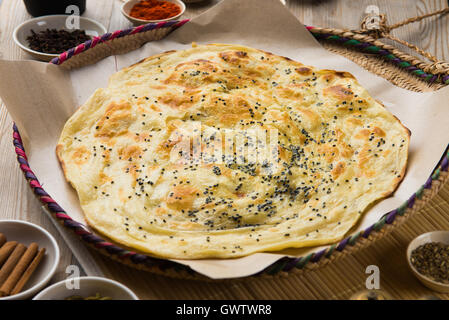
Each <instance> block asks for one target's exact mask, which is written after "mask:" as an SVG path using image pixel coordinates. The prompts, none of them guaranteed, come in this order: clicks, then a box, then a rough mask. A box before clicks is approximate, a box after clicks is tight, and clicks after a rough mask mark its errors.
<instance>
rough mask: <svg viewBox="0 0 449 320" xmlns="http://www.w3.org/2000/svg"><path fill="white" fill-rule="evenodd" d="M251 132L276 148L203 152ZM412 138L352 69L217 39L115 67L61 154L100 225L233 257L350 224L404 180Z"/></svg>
mask: <svg viewBox="0 0 449 320" xmlns="http://www.w3.org/2000/svg"><path fill="white" fill-rule="evenodd" d="M195 124H200V125H201V126H200V127H199V129H198V128H197V129H196V131H195V130H193V131H189V130H190V129H189V128H191V127H190V126H194V125H195ZM211 131H212V132H214V134H213V135H212V136H209V135H210V134H211V133H210V132H211ZM252 131H254V132H257V133H258V135H259V134H262V133H264V134H268V135H269V134H270V132H274V131H276V132H277V134H276V137H277V139H278V140H277V141H276V140H273V141H276V142H275V146H274V149H273V150H272V153H271V154H272V155H273V154H277V155H278V156H279V158H278V159H277V160H273V159H271V158H270V160H269V161H268V162H267V161H266V162H256V163H253V164H248V162H247V159H244V160H245V161H246V162H245V161H244V163H242V164H239V163H238V162H237V159H238V158H239V157H243V158H245V157H249V155H250V154H251V152H248V153H242V154H240V155H239V154H238V152H240V150H242V149H243V147H242V146H240V147H237V146H231V149H230V150H231V154H230V155H231V158H233V161H231V162H226V161H224V162H220V161H217V159H220V158H221V157H217V158H213V157H211V158H208V155H210V152H211V151H213V150H215V149H216V148H220V149H222V148H223V147H224V148H226V144H225V141H227V140H226V138H225V136H223V134H224V132H231V133H232V134H233V136H232V137H233V138H232V139H231V140H235V141H237V140H238V139H240V140H241V141H243V144H244V145H245V146H249V145H254V142H253V141H252V140H251V139H252V138H251V136H250V135H249V134H248V133H249V132H252ZM186 136H187V137H189V139H191V141H193V145H195V146H197V147H198V149H197V151H198V152H201V153H202V157H203V158H202V160H201V161H200V162H198V163H194V162H187V163H186V162H184V160H185V159H183V156H184V155H185V153H183V152H185V151H186V150H182V149H180V144H181V143H182V142H183V137H186ZM212 137H213V138H212ZM409 137H410V132H409V131H408V129H406V128H405V127H404V126H403V125H402V124H400V122H399V121H398V120H397V119H396V118H395V117H394V116H393V115H391V114H390V113H389V112H388V111H387V110H386V109H385V108H384V107H383V106H381V105H380V104H379V103H377V102H376V101H375V100H374V99H373V98H372V97H370V96H369V94H368V93H367V92H366V90H365V89H363V88H362V87H361V86H360V85H359V84H358V83H357V81H356V80H355V79H354V77H353V76H352V75H351V74H349V73H346V72H341V71H333V70H316V69H315V68H313V67H309V66H304V65H302V64H301V63H299V62H296V61H292V60H290V59H288V58H285V57H279V56H276V55H274V54H272V53H267V52H264V51H260V50H256V49H252V48H248V47H243V46H236V45H223V44H212V45H207V46H196V47H194V48H193V49H189V50H186V51H170V52H165V53H162V54H159V55H155V56H153V57H150V58H147V59H144V60H142V61H140V62H138V63H136V64H134V65H132V66H130V67H128V68H125V69H123V70H122V71H120V72H118V73H116V74H114V75H113V76H112V77H111V79H110V81H109V85H108V88H106V89H98V90H97V91H96V92H95V93H94V95H92V97H91V98H90V99H89V100H88V101H87V102H86V104H85V105H83V106H82V107H81V108H80V109H79V110H78V111H77V112H76V113H75V115H74V116H72V117H71V118H70V119H69V121H68V122H67V124H66V126H65V127H64V130H63V132H62V134H61V138H60V141H59V143H58V146H57V150H56V153H57V156H58V159H59V160H60V162H61V166H62V168H63V171H64V174H65V176H66V178H67V180H68V181H70V183H71V184H72V185H73V187H74V188H75V189H76V190H77V192H78V196H79V198H80V202H81V206H82V208H83V211H84V213H85V215H86V221H87V223H88V224H89V225H90V226H91V227H92V228H94V229H95V230H96V231H97V232H99V233H101V234H103V235H105V236H107V237H108V238H111V239H112V240H114V241H116V242H118V243H121V244H123V245H126V246H127V247H130V248H133V249H135V250H138V251H141V252H145V253H151V254H154V255H156V256H159V257H166V258H211V257H220V258H232V257H238V256H243V255H247V254H251V253H254V252H260V251H274V250H280V249H283V248H287V247H303V246H312V245H320V244H326V243H331V242H333V241H336V240H338V239H341V238H342V237H344V236H345V234H346V233H347V232H348V230H350V229H351V228H352V226H353V225H354V224H355V223H356V222H357V220H358V219H359V218H360V216H361V213H363V212H364V211H365V210H366V209H367V208H369V206H370V205H371V204H372V203H374V202H375V201H377V200H379V199H381V198H382V197H385V196H387V195H389V194H391V193H392V192H394V190H395V189H396V188H397V186H398V184H399V183H400V181H401V180H402V179H403V177H404V175H405V169H406V162H407V152H408V146H409ZM223 138H225V139H223ZM234 138H235V139H234ZM271 139H272V138H271V137H270V140H271ZM195 141H197V142H198V141H201V143H200V144H196V142H195ZM189 143H190V140H189ZM257 143H259V142H257ZM194 149H195V148H194V147H193V146H191V145H190V144H189V148H188V150H187V154H190V155H193V154H194V152H195V151H194ZM253 154H257V152H254V153H253ZM210 159H212V160H210ZM239 159H240V158H239ZM189 161H194V160H189ZM277 163H278V164H279V165H276V164H277Z"/></svg>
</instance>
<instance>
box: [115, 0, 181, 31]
mask: <svg viewBox="0 0 449 320" xmlns="http://www.w3.org/2000/svg"><path fill="white" fill-rule="evenodd" d="M185 10H186V6H185V4H184V2H182V1H180V0H129V1H126V2H125V3H124V4H123V5H122V13H123V15H124V16H125V17H126V18H127V19H128V20H129V21H131V22H132V23H134V24H136V25H140V24H146V23H149V22H162V21H169V20H174V19H177V18H179V17H180V16H181V15H182V14H183V13H184V11H185Z"/></svg>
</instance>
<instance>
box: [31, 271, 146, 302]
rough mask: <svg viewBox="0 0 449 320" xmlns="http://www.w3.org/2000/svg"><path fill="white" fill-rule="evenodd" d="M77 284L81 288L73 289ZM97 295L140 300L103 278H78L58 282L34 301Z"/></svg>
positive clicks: (127, 290)
mask: <svg viewBox="0 0 449 320" xmlns="http://www.w3.org/2000/svg"><path fill="white" fill-rule="evenodd" d="M76 283H78V284H79V288H77V289H71V288H72V287H74V284H76ZM97 293H99V294H100V295H101V296H102V297H110V298H111V299H112V300H139V298H138V297H137V296H136V294H135V293H134V292H132V291H131V290H130V289H129V288H127V287H125V286H124V285H123V284H121V283H119V282H117V281H114V280H110V279H107V278H101V277H76V278H69V279H66V280H63V281H60V282H57V283H55V284H53V285H51V286H49V287H48V288H46V289H45V290H43V291H41V292H40V293H39V294H38V295H36V296H35V297H34V298H33V300H65V299H67V298H68V297H71V296H81V297H91V296H95V295H96V294H97Z"/></svg>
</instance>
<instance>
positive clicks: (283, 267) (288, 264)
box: [13, 20, 449, 275]
mask: <svg viewBox="0 0 449 320" xmlns="http://www.w3.org/2000/svg"><path fill="white" fill-rule="evenodd" d="M188 21H189V20H183V21H169V22H164V23H150V24H147V25H143V26H138V27H135V28H130V29H126V30H119V31H116V32H113V33H107V34H105V35H103V36H101V37H95V38H93V39H92V40H89V41H87V42H85V43H83V44H80V45H78V46H77V47H75V48H73V49H70V50H69V51H67V52H64V53H63V54H61V55H60V56H59V57H57V58H55V59H53V60H52V61H51V63H53V64H57V65H59V64H61V63H63V62H64V61H66V60H67V59H70V58H71V57H73V56H74V55H77V54H79V53H81V52H83V51H85V50H88V49H89V48H93V47H95V46H96V45H97V44H98V43H101V42H105V41H109V40H112V39H115V38H120V37H124V36H126V35H131V34H136V33H140V32H145V31H149V30H153V29H158V28H168V27H180V26H182V25H183V24H185V23H186V22H188ZM307 28H308V29H309V30H310V31H311V32H312V34H313V27H307ZM313 35H314V36H315V37H317V38H321V37H322V38H324V39H328V38H329V37H334V36H332V35H329V37H326V36H325V35H323V34H316V35H315V34H313ZM338 38H340V37H338ZM331 40H337V41H341V42H342V43H346V44H348V43H347V41H350V39H344V38H340V39H334V38H331ZM349 45H352V46H354V47H358V48H362V49H363V50H368V51H372V52H375V53H376V52H377V53H379V54H380V55H383V56H387V55H388V54H386V53H384V52H379V51H381V50H376V49H368V48H369V47H370V46H371V44H368V45H367V44H363V43H357V42H350V43H349ZM384 51H386V50H384ZM392 60H394V59H392ZM394 62H396V60H394ZM401 66H402V65H401ZM404 67H405V66H404ZM409 70H411V69H409ZM415 71H416V70H415ZM412 72H413V71H412ZM415 74H417V75H418V73H415ZM420 77H422V78H426V80H427V79H428V76H425V77H424V76H421V75H420ZM434 80H435V79H433V78H432V79H431V80H429V81H434ZM445 81H449V79H446V80H445ZM13 143H14V147H15V152H16V154H17V161H18V162H19V166H20V169H21V170H22V172H23V173H24V175H25V178H26V180H27V181H28V183H29V185H30V187H31V188H32V190H33V192H34V194H35V195H36V196H37V197H38V198H39V200H40V201H41V202H42V203H43V204H44V205H46V206H47V207H48V210H49V211H50V212H52V213H53V214H54V215H55V217H56V218H57V219H58V220H60V221H62V223H63V225H64V226H65V227H67V228H69V229H71V230H73V231H74V232H75V233H76V234H77V235H78V236H79V237H80V238H81V239H82V240H83V241H85V242H87V243H89V244H90V245H93V246H95V247H96V248H98V249H101V250H105V251H106V252H107V253H108V254H110V255H113V256H116V257H117V258H118V259H119V260H122V261H124V260H125V259H129V261H130V262H132V263H134V264H136V265H139V264H140V265H144V266H146V267H149V268H154V267H157V268H158V269H159V270H161V271H164V270H167V269H168V268H170V269H173V270H175V271H178V272H179V271H186V272H188V273H190V274H195V272H194V271H193V270H192V269H190V268H189V267H187V266H184V265H181V264H178V263H175V262H172V261H168V260H164V259H158V258H154V257H150V256H147V255H145V254H140V253H137V252H134V251H129V250H126V249H124V248H122V247H119V246H117V245H115V244H113V243H111V242H108V241H106V240H104V239H102V238H101V237H99V236H97V235H95V234H93V233H92V232H90V231H89V230H88V229H87V227H86V226H84V225H83V224H81V223H79V222H77V221H75V220H73V219H72V218H71V217H70V216H69V215H68V214H67V213H66V212H65V211H64V209H62V208H61V207H60V206H59V205H58V204H57V203H56V201H55V200H54V199H52V198H51V196H50V195H49V194H48V193H47V192H46V191H45V190H44V189H43V188H42V186H41V185H40V183H39V180H38V179H37V177H36V176H35V175H34V173H33V171H32V170H31V168H30V166H29V163H28V160H27V156H26V153H25V149H24V146H23V143H22V139H21V137H20V134H19V130H18V128H17V126H16V125H15V124H14V125H13ZM448 168H449V149H446V151H445V154H444V155H443V158H442V160H441V162H440V165H439V166H438V167H437V169H436V170H435V171H434V172H433V173H432V175H431V176H430V177H429V178H428V179H427V181H426V183H425V184H424V185H423V186H422V187H421V188H420V189H419V190H418V191H417V192H415V193H414V194H413V195H412V196H411V197H410V198H409V199H408V200H407V201H406V202H405V203H404V204H403V205H401V206H400V207H399V208H397V209H395V210H393V211H390V212H388V213H386V214H385V215H384V216H382V218H381V219H380V220H379V221H378V222H376V223H375V224H373V225H372V226H370V227H368V228H367V229H365V230H362V231H359V232H357V233H356V234H354V235H351V236H349V237H347V238H345V239H343V240H341V241H340V242H339V243H336V244H333V245H331V246H329V247H328V248H325V249H323V250H320V251H317V252H314V253H311V254H309V255H307V256H303V257H298V258H289V257H286V258H282V259H280V260H278V261H277V262H275V263H274V264H272V265H271V266H269V267H268V268H266V269H265V270H262V271H261V272H259V273H258V274H263V273H267V274H269V275H275V274H277V273H279V272H281V271H283V272H288V271H291V270H293V269H302V268H304V266H306V265H307V264H308V263H309V262H311V263H317V262H319V261H320V260H322V259H324V258H330V257H331V256H332V254H333V253H334V252H335V251H340V252H341V251H343V250H344V249H345V248H346V247H347V246H348V245H349V246H354V245H355V244H356V243H358V241H359V240H360V239H361V238H368V236H369V235H370V234H372V233H373V232H377V231H379V230H381V229H382V228H383V227H384V225H385V224H392V223H393V222H394V220H395V219H396V217H397V216H398V215H399V216H403V215H404V213H405V210H406V209H407V208H413V206H414V204H415V200H416V199H421V197H422V195H423V192H424V190H425V189H431V187H432V182H433V181H434V180H437V179H438V178H439V177H440V174H441V172H442V171H448Z"/></svg>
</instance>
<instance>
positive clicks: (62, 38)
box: [27, 29, 91, 53]
mask: <svg viewBox="0 0 449 320" xmlns="http://www.w3.org/2000/svg"><path fill="white" fill-rule="evenodd" d="M90 39H91V38H90V37H89V36H88V35H87V34H86V32H85V31H84V30H74V31H71V32H69V31H66V30H56V29H47V30H44V31H40V32H38V33H36V32H35V31H34V30H31V35H30V36H28V37H27V41H28V45H29V47H30V49H32V50H35V51H39V52H44V53H62V52H64V51H66V50H69V49H70V48H73V47H75V46H77V45H78V44H80V43H83V42H85V41H87V40H90Z"/></svg>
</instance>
